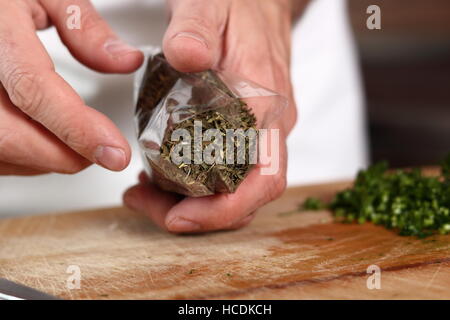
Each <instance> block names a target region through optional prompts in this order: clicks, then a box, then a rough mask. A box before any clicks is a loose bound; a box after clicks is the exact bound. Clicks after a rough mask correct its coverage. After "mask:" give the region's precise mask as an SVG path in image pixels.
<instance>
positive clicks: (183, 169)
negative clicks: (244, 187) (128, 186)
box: [135, 48, 287, 197]
mask: <svg viewBox="0 0 450 320" xmlns="http://www.w3.org/2000/svg"><path fill="white" fill-rule="evenodd" d="M144 52H145V53H146V56H147V59H146V63H145V64H144V66H143V67H142V68H141V69H140V70H139V71H138V73H137V76H136V78H135V102H136V109H135V124H136V131H137V137H138V142H139V146H140V150H141V154H142V156H143V159H144V166H145V169H146V172H147V174H148V175H149V176H150V178H151V180H152V182H153V183H155V184H156V185H158V186H159V187H160V188H161V189H163V190H166V191H171V192H176V193H180V194H183V195H186V196H192V197H200V196H207V195H212V194H215V193H219V192H234V191H235V190H236V189H237V187H238V186H239V184H240V183H241V182H242V181H243V179H245V177H246V176H247V175H248V173H249V172H250V170H251V169H252V168H253V167H254V164H255V163H257V155H256V158H255V154H256V152H257V143H255V141H256V140H257V135H258V130H259V129H261V128H267V127H268V126H269V125H270V123H271V122H273V121H274V120H275V119H276V118H277V117H278V116H279V115H280V114H281V112H282V110H283V108H284V107H285V106H286V104H287V100H286V99H285V98H284V97H282V96H280V95H279V94H277V93H275V92H272V91H270V90H268V89H265V88H263V87H261V86H259V85H257V84H255V83H253V82H251V81H248V80H244V79H241V78H240V77H239V76H237V75H234V74H229V73H225V72H222V71H212V70H208V71H204V72H199V73H181V72H178V71H176V70H175V69H173V68H172V67H171V66H170V65H169V63H168V62H167V60H166V59H165V57H164V55H163V54H162V53H161V51H160V49H156V48H148V49H144ZM199 127H200V129H199ZM239 129H240V130H239ZM252 130H253V131H254V134H252V133H253V131H252ZM211 131H212V132H214V134H213V135H210V136H209V137H208V139H203V138H205V135H208V134H209V133H210V132H211ZM178 132H182V133H183V134H180V135H178ZM229 132H231V133H230V137H232V138H233V139H230V140H228V134H229ZM186 133H189V135H191V136H192V135H193V136H194V139H190V138H189V136H187V137H186V136H185V135H186ZM196 134H197V135H196ZM233 134H234V136H233ZM220 136H222V138H223V139H222V138H221V137H220ZM225 138H226V139H225ZM199 139H200V140H199ZM255 139H256V140H255ZM223 140H226V143H224V142H223ZM230 141H231V142H230ZM244 141H245V143H244ZM228 143H230V144H228ZM227 144H228V145H227ZM244 145H245V147H244ZM208 146H209V147H208ZM230 146H232V147H235V149H236V150H237V151H236V150H234V149H233V150H232V149H231V148H230V149H227V147H230ZM238 147H240V149H239V148H238ZM207 149H208V150H209V151H210V152H209V155H210V157H209V158H208V157H207V156H206V151H207ZM239 150H241V152H240V151H239ZM242 150H244V151H243V152H242ZM212 155H213V160H215V161H211V156H212ZM228 157H231V158H230V159H231V161H228V160H230V159H229V158H228ZM174 159H176V160H177V161H174ZM255 159H256V160H255ZM180 160H181V162H180ZM207 160H209V161H207Z"/></svg>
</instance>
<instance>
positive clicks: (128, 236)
mask: <svg viewBox="0 0 450 320" xmlns="http://www.w3.org/2000/svg"><path fill="white" fill-rule="evenodd" d="M348 185H349V184H348V183H340V184H329V185H319V186H311V187H302V188H293V189H289V190H287V191H286V193H285V194H284V196H283V197H282V198H281V199H279V200H277V201H275V202H273V203H271V204H269V205H267V206H266V207H264V208H262V209H261V210H260V212H259V214H258V216H257V218H256V219H255V221H254V222H253V223H252V224H251V225H250V226H249V227H247V228H245V229H242V230H239V231H231V232H218V233H211V234H207V235H196V236H175V235H171V234H167V233H164V232H162V231H159V230H158V229H156V228H155V227H154V226H153V225H152V224H151V223H150V222H149V221H148V220H147V219H146V218H145V217H142V216H139V215H137V214H134V213H132V212H130V211H129V210H127V209H124V208H110V209H103V210H93V211H83V212H74V213H65V214H52V215H45V216H34V217H26V218H18V219H5V220H0V277H4V278H7V279H9V280H13V281H16V282H20V283H23V284H26V285H28V286H31V287H34V288H36V289H39V290H41V291H44V292H47V293H49V294H53V295H56V296H59V297H61V298H65V299H172V298H175V299H186V298H191V299H221V298H225V299H239V298H243V299H247V298H250V299H252V298H258V299H305V298H306V299H342V298H344V299H349V298H352V299H369V298H375V299H378V298H384V299H410V298H425V299H428V298H437V299H443V298H446V299H449V298H450V268H449V267H450V237H449V236H434V237H431V238H427V239H425V240H421V239H415V238H410V237H400V236H397V235H395V234H394V233H393V232H391V231H388V230H385V229H384V228H382V227H377V226H373V225H371V224H365V225H350V224H339V223H334V222H333V219H332V217H331V215H330V213H329V212H326V211H322V212H303V213H299V212H289V211H291V210H293V209H295V208H296V207H297V205H298V204H299V203H301V202H302V201H303V200H304V199H305V198H306V197H307V196H319V197H321V198H323V199H329V198H330V197H331V196H332V195H333V194H334V193H335V192H336V191H337V190H341V189H343V188H344V187H346V186H348ZM371 265H376V266H378V267H379V268H380V269H381V277H380V284H381V288H380V289H368V287H367V281H368V278H369V277H370V276H372V278H373V275H371V274H367V269H368V267H369V266H371ZM70 266H75V267H70ZM73 268H75V269H73ZM77 268H79V271H80V273H81V281H80V289H69V288H70V287H68V286H67V283H68V280H69V285H70V284H72V285H73V284H76V282H72V281H70V280H72V279H73V278H69V277H70V276H71V275H76V272H77V271H76V269H77ZM74 270H75V271H74ZM73 272H75V273H73ZM371 283H373V282H371Z"/></svg>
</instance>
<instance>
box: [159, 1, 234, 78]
mask: <svg viewBox="0 0 450 320" xmlns="http://www.w3.org/2000/svg"><path fill="white" fill-rule="evenodd" d="M228 3H229V1H223V0H209V1H207V2H205V1H198V0H174V1H170V2H169V5H170V9H171V11H172V17H171V20H170V24H169V27H168V29H167V31H166V34H165V35H164V40H163V50H164V54H165V56H166V58H167V60H168V61H169V63H170V64H171V65H172V66H173V67H174V68H175V69H177V70H179V71H182V72H197V71H203V70H206V69H209V68H212V67H213V66H214V65H215V64H216V63H217V62H218V60H219V59H220V52H221V49H222V34H223V31H224V29H225V26H226V22H227V13H228V5H229V4H228Z"/></svg>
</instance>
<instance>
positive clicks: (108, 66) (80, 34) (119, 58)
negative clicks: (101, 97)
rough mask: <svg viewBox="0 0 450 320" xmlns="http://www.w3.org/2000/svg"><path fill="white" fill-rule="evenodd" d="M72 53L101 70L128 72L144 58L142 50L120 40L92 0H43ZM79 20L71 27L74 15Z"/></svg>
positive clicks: (134, 68)
mask: <svg viewBox="0 0 450 320" xmlns="http://www.w3.org/2000/svg"><path fill="white" fill-rule="evenodd" d="M40 3H41V4H42V6H43V7H44V8H45V10H46V11H47V13H48V15H49V17H50V19H51V20H52V22H53V24H54V25H55V26H56V28H57V30H58V33H59V35H60V37H61V39H62V41H63V42H64V44H65V45H66V46H67V47H68V49H69V50H70V52H71V53H72V55H73V56H74V57H75V58H76V59H78V60H79V61H80V62H81V63H83V64H84V65H86V66H88V67H90V68H92V69H94V70H97V71H101V72H114V73H128V72H132V71H134V70H136V69H137V68H138V67H139V66H140V65H141V64H142V61H143V55H142V53H141V52H140V51H139V50H138V49H136V48H133V47H131V46H129V45H127V44H126V43H124V42H123V41H121V40H120V39H119V38H118V37H117V35H116V34H115V33H114V32H113V30H112V29H111V28H110V27H109V25H108V23H107V22H106V21H105V20H104V19H102V17H101V16H100V15H99V14H98V12H97V11H96V10H95V8H94V6H93V5H92V4H91V3H90V1H89V0H58V1H55V0H40ZM72 17H73V18H74V19H75V20H77V21H78V22H79V26H78V27H76V28H69V27H68V25H67V23H68V21H70V19H71V18H72Z"/></svg>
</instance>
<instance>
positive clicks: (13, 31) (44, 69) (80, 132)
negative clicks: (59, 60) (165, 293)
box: [0, 5, 130, 170]
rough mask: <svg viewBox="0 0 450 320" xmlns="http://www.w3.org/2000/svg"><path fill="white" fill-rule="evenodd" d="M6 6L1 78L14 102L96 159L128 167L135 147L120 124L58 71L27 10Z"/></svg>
mask: <svg viewBox="0 0 450 320" xmlns="http://www.w3.org/2000/svg"><path fill="white" fill-rule="evenodd" d="M2 9H3V10H2V11H1V12H0V21H2V23H1V24H0V51H1V56H2V59H1V60H0V82H1V83H2V84H3V86H4V88H5V89H6V91H7V92H8V95H9V98H10V100H11V102H12V103H13V104H14V105H15V106H17V107H18V108H19V109H21V110H22V111H23V112H24V113H26V114H27V115H29V116H30V117H31V118H33V119H34V120H36V121H38V122H40V123H41V124H42V125H43V126H44V127H46V128H47V129H48V130H50V131H51V132H53V133H54V134H55V135H56V136H57V137H58V138H59V139H60V140H62V141H63V142H64V143H66V144H67V145H68V146H69V147H70V148H72V149H73V150H75V151H76V152H78V153H79V154H80V155H82V156H83V157H85V158H86V159H88V160H90V161H91V162H96V163H98V164H100V165H102V166H103V167H105V168H108V169H110V170H122V169H124V168H125V167H126V166H127V165H128V163H129V160H130V148H129V146H128V143H127V141H126V140H125V139H124V138H123V136H122V135H121V133H120V132H119V130H118V129H117V128H116V126H115V125H114V124H113V123H112V122H111V120H109V119H108V118H107V117H106V116H104V115H103V114H102V113H100V112H98V111H96V110H94V109H92V108H89V107H87V106H86V105H85V104H84V103H83V101H82V100H81V98H80V97H79V96H78V95H77V94H76V93H75V91H74V90H73V89H72V88H71V87H70V86H69V85H68V84H67V83H66V82H65V81H64V80H63V79H62V78H61V77H60V76H59V75H58V74H57V73H56V72H55V71H54V68H53V64H52V62H51V60H50V58H49V57H48V55H47V53H46V52H45V50H44V48H43V46H42V44H41V43H40V41H39V39H38V38H37V37H36V35H35V34H34V27H33V23H32V21H31V19H30V17H29V15H28V13H26V12H24V11H21V10H18V9H17V8H15V7H14V6H12V5H11V6H8V7H7V8H2ZM5 9H6V10H5ZM16 21H22V25H21V28H16Z"/></svg>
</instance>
